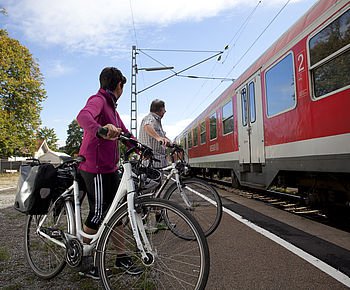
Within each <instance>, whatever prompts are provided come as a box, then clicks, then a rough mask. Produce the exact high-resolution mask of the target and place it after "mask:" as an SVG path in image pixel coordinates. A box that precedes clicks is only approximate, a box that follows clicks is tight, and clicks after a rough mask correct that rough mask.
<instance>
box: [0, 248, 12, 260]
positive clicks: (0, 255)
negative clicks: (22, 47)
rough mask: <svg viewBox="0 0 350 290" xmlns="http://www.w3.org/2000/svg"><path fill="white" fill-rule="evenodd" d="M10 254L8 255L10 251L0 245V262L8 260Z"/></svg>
mask: <svg viewBox="0 0 350 290" xmlns="http://www.w3.org/2000/svg"><path fill="white" fill-rule="evenodd" d="M10 258H11V256H10V253H9V251H8V250H7V249H6V248H4V247H1V248H0V262H7V261H8V260H10Z"/></svg>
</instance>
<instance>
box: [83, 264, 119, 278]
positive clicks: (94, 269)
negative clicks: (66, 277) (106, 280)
mask: <svg viewBox="0 0 350 290" xmlns="http://www.w3.org/2000/svg"><path fill="white" fill-rule="evenodd" d="M106 272H107V277H111V276H112V270H111V269H106ZM79 275H80V276H83V277H89V278H92V279H94V280H99V279H100V275H99V274H98V270H97V267H95V266H92V267H90V269H89V270H87V271H84V272H82V271H81V272H79Z"/></svg>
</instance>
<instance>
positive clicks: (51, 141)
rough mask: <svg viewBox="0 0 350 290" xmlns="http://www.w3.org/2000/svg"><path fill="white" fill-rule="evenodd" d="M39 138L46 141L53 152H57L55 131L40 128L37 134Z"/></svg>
mask: <svg viewBox="0 0 350 290" xmlns="http://www.w3.org/2000/svg"><path fill="white" fill-rule="evenodd" d="M37 138H38V139H40V140H46V143H47V145H48V146H49V148H50V149H51V150H53V151H57V150H58V147H57V141H58V138H57V135H56V133H55V130H54V129H50V128H47V127H43V128H40V129H39V130H38V133H37Z"/></svg>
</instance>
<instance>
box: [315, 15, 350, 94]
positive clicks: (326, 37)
mask: <svg viewBox="0 0 350 290" xmlns="http://www.w3.org/2000/svg"><path fill="white" fill-rule="evenodd" d="M309 49H310V64H311V67H310V71H311V78H312V83H313V92H314V97H315V98H319V97H321V96H324V95H326V94H329V93H331V92H333V91H336V90H339V89H341V88H344V87H346V86H349V85H350V10H348V11H346V12H345V13H344V14H343V15H341V16H340V17H338V18H337V19H335V20H334V21H333V22H331V23H330V24H328V25H327V26H326V27H325V28H323V29H322V30H321V31H320V32H318V33H317V34H316V35H315V36H313V37H312V38H310V40H309Z"/></svg>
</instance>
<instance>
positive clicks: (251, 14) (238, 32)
mask: <svg viewBox="0 0 350 290" xmlns="http://www.w3.org/2000/svg"><path fill="white" fill-rule="evenodd" d="M261 2H262V1H261V0H260V1H258V3H257V4H256V5H255V7H254V8H253V10H252V11H251V12H250V14H249V15H248V16H247V18H246V19H245V20H244V22H243V23H242V25H241V26H240V27H239V29H238V30H237V32H236V33H235V34H234V36H233V37H232V38H231V40H230V41H229V43H228V44H227V45H226V46H225V48H226V49H227V53H226V56H225V59H224V60H223V61H222V62H221V63H222V64H224V63H225V61H226V60H227V58H228V56H229V54H230V52H231V51H232V48H231V44H232V42H233V41H234V40H235V39H236V40H235V42H237V41H238V39H239V38H240V36H241V35H242V33H243V31H244V29H245V28H246V27H247V25H248V22H249V20H250V19H251V18H252V16H253V15H254V13H255V11H256V10H257V8H258V6H259V5H260V4H261ZM216 67H217V63H215V64H214V66H213V68H212V69H211V71H210V73H209V75H211V74H212V73H213V71H214V70H215V69H216ZM227 76H228V75H226V76H225V77H224V78H222V80H221V82H220V83H219V84H218V85H217V86H215V88H214V89H212V90H211V91H210V93H209V94H208V95H207V96H206V97H205V98H204V100H202V102H200V104H199V105H197V106H196V108H195V109H194V110H193V111H192V112H191V115H192V114H193V113H194V112H195V111H196V110H197V109H198V108H199V107H200V106H201V105H202V104H203V103H204V102H205V101H206V100H207V99H208V98H209V97H210V96H211V95H212V94H213V93H214V92H215V91H216V90H217V89H218V88H219V87H220V86H221V84H222V83H223V81H225V80H232V81H234V79H233V78H228V77H227ZM213 79H214V78H213ZM217 79H220V78H217ZM207 82H208V80H205V81H204V82H203V83H202V85H201V86H200V88H199V90H198V91H197V93H196V94H195V96H197V95H198V94H199V92H200V91H201V90H202V88H203V87H204V85H205V84H206V83H207Z"/></svg>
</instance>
